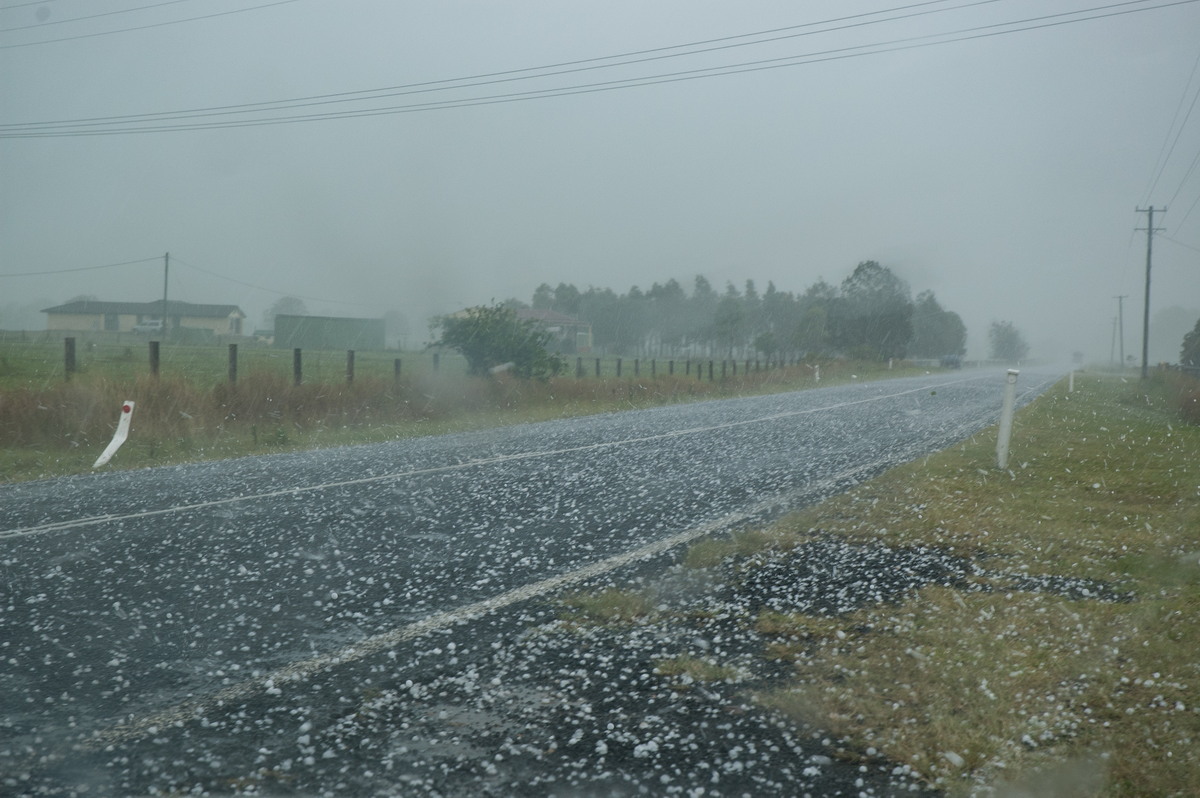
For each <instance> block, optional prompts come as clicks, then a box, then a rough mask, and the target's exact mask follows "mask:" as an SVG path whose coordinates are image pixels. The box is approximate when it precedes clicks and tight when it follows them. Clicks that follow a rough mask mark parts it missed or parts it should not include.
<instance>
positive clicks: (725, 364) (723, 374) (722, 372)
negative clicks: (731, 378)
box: [721, 360, 728, 379]
mask: <svg viewBox="0 0 1200 798" xmlns="http://www.w3.org/2000/svg"><path fill="white" fill-rule="evenodd" d="M727 365H728V364H727V363H726V362H725V361H724V360H722V361H721V379H725V369H726V367H727Z"/></svg>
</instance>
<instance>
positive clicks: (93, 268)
mask: <svg viewBox="0 0 1200 798" xmlns="http://www.w3.org/2000/svg"><path fill="white" fill-rule="evenodd" d="M157 260H162V258H161V257H157V258H143V259H141V260H127V261H122V262H121V263H105V264H102V265H100V266H79V267H76V268H72V269H54V270H51V271H42V272H0V277H45V276H47V275H52V274H72V273H74V272H92V271H97V270H99V269H114V268H116V267H118V266H133V265H135V264H138V263H151V262H153V261H157Z"/></svg>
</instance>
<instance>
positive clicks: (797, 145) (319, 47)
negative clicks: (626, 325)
mask: <svg viewBox="0 0 1200 798" xmlns="http://www.w3.org/2000/svg"><path fill="white" fill-rule="evenodd" d="M1113 3H1114V0H1108V2H1102V0H1053V1H1051V0H1036V1H1030V2H1026V1H1022V0H993V2H972V1H971V0H956V1H951V2H924V3H920V2H916V3H914V2H905V1H904V0H837V1H836V2H796V1H795V0H792V1H790V2H765V1H763V0H738V1H737V2H732V1H730V0H726V1H725V2H702V1H698V0H687V2H683V1H682V0H680V1H678V2H669V1H668V0H661V1H659V2H646V0H638V1H637V2H625V1H623V0H604V2H586V1H584V0H577V1H575V2H561V0H560V1H559V2H549V1H548V0H547V1H546V2H524V1H521V0H509V1H508V2H458V1H456V0H437V2H425V3H415V2H405V1H403V0H291V2H267V0H175V2H163V1H162V0H47V1H46V2H40V3H39V2H22V1H21V0H0V136H3V137H4V138H3V140H0V258H2V261H0V307H5V306H11V305H13V304H19V303H24V302H43V301H46V302H49V303H60V302H65V301H66V300H68V299H69V298H71V297H73V296H76V295H79V294H94V295H96V296H97V297H99V298H100V299H103V300H133V301H150V300H153V299H157V298H161V296H162V287H163V286H162V281H163V268H162V259H163V254H164V253H166V252H170V254H171V271H170V295H171V297H172V298H173V299H182V300H187V301H193V302H213V303H228V304H237V305H239V306H241V307H242V309H243V310H245V311H246V312H247V314H249V316H250V319H251V321H250V323H251V325H254V324H257V323H259V320H260V319H261V315H262V312H263V310H264V309H265V308H267V307H268V306H269V305H270V304H271V303H272V302H274V301H275V300H276V299H278V298H279V297H280V296H282V295H287V294H290V295H296V296H299V297H301V298H303V299H304V300H305V302H306V303H307V305H308V307H309V310H310V311H312V312H315V313H323V314H328V315H347V316H363V317H372V316H373V317H378V316H379V315H381V314H382V313H384V312H386V311H388V310H393V309H394V310H399V311H401V312H403V313H405V314H406V315H408V316H409V317H410V319H411V320H412V326H413V328H414V333H415V334H416V336H417V337H418V338H419V337H420V336H421V334H422V333H423V332H424V330H425V319H426V318H427V317H428V316H429V315H430V314H433V313H441V312H446V311H449V310H454V309H457V308H460V307H464V306H467V305H473V304H480V303H486V302H489V301H490V300H492V299H497V300H501V299H504V298H507V297H518V298H521V299H524V300H526V301H527V300H528V299H529V298H530V295H531V294H532V292H533V290H534V289H535V288H536V287H537V285H538V284H539V283H542V282H548V283H550V284H552V285H554V284H557V283H559V282H570V283H574V284H576V285H577V286H578V287H580V288H581V289H583V288H586V287H587V286H589V285H595V286H599V287H608V288H612V289H614V290H615V291H618V292H624V291H627V290H628V289H629V288H630V286H633V285H637V286H639V287H641V288H643V289H644V288H648V287H649V286H650V285H651V284H652V283H654V282H664V281H666V280H668V279H670V278H676V279H678V280H680V282H682V283H683V284H684V285H685V286H687V287H689V288H690V286H691V281H692V278H693V277H694V275H696V274H703V275H705V276H706V277H708V279H709V280H710V281H712V283H713V285H714V286H716V287H717V288H718V290H721V289H722V288H723V287H724V285H725V283H726V282H727V281H732V282H734V283H735V284H737V285H738V286H739V287H740V286H741V285H742V284H743V283H744V281H745V280H746V279H747V278H750V279H753V280H755V281H756V283H757V284H758V287H759V289H760V290H762V289H763V288H765V287H766V284H767V282H768V281H774V283H775V285H776V286H777V287H778V288H779V289H780V290H789V291H802V290H803V289H804V288H806V287H807V286H808V285H810V284H811V283H813V282H814V281H815V280H817V279H818V278H824V279H826V280H827V281H829V282H832V283H838V282H840V281H841V280H842V279H843V278H845V277H846V276H847V275H848V274H849V273H850V272H851V271H852V270H853V268H854V266H855V265H856V264H857V263H858V262H860V261H863V260H877V261H879V262H880V263H882V264H883V265H885V266H888V267H890V268H891V269H893V270H894V271H895V272H897V273H898V274H899V275H900V276H901V277H903V278H904V279H906V280H907V281H908V282H909V284H910V285H911V286H912V288H913V290H914V293H915V292H916V291H920V290H924V289H932V290H933V291H935V292H936V294H937V296H938V298H939V300H940V301H941V302H942V304H943V306H944V307H946V308H948V309H951V310H955V311H957V312H958V313H959V314H960V315H962V317H963V319H964V321H966V323H967V326H968V329H969V335H970V340H969V341H968V346H969V349H970V351H971V354H973V355H983V354H985V351H986V346H987V344H986V331H987V327H988V325H989V323H990V322H991V321H993V320H997V319H1003V320H1011V321H1013V322H1014V323H1015V324H1016V325H1017V327H1018V328H1019V329H1021V330H1022V331H1023V332H1024V333H1025V335H1026V338H1027V339H1028V340H1029V341H1030V343H1031V344H1032V345H1033V347H1034V349H1035V353H1036V354H1042V355H1048V356H1060V355H1065V354H1067V353H1069V352H1070V351H1072V350H1076V349H1077V350H1082V351H1084V352H1085V353H1086V354H1087V355H1088V357H1089V358H1091V359H1093V360H1107V359H1108V357H1109V352H1110V348H1111V345H1112V334H1113V319H1114V317H1115V316H1116V314H1117V301H1116V299H1114V297H1115V296H1117V295H1120V294H1125V295H1128V296H1129V298H1128V299H1127V300H1125V331H1126V343H1125V346H1126V350H1127V352H1128V353H1133V352H1135V351H1136V352H1137V353H1138V354H1139V355H1140V341H1141V337H1140V328H1141V314H1142V295H1143V280H1144V273H1145V272H1144V268H1145V255H1146V239H1145V233H1144V232H1135V228H1136V227H1145V226H1146V214H1138V213H1135V208H1136V207H1143V208H1144V207H1147V206H1149V205H1151V204H1152V205H1154V206H1155V207H1156V208H1161V207H1162V206H1164V205H1167V206H1169V212H1168V213H1166V214H1165V215H1157V214H1156V218H1155V226H1156V227H1159V226H1161V227H1163V228H1165V229H1164V230H1163V231H1162V232H1161V233H1159V234H1158V235H1157V236H1156V237H1155V239H1154V244H1155V246H1154V273H1153V277H1154V284H1153V292H1154V295H1153V298H1152V302H1151V312H1152V314H1155V313H1157V312H1159V311H1161V310H1163V309H1166V308H1169V307H1171V306H1180V307H1182V308H1184V309H1185V310H1186V312H1187V314H1190V318H1191V319H1192V320H1193V321H1194V319H1196V318H1197V316H1200V207H1197V203H1198V201H1200V168H1197V167H1196V164H1197V160H1196V159H1197V158H1198V157H1200V108H1197V107H1195V105H1194V103H1195V102H1196V97H1197V92H1198V91H1200V73H1196V72H1195V66H1196V64H1197V60H1198V58H1200V3H1197V2H1194V0H1193V2H1184V3H1177V2H1174V0H1148V1H1147V2H1140V3H1137V2H1135V3H1119V4H1116V5H1113ZM1156 7H1157V8H1156ZM1089 9H1103V10H1089ZM1145 9H1149V10H1145ZM1073 11H1078V12H1085V13H1083V14H1067V15H1066V16H1057V17H1054V18H1051V19H1040V20H1039V19H1035V18H1044V17H1047V15H1051V14H1064V13H1066V12H1073ZM1126 11H1136V13H1124V14H1120V15H1116V16H1108V17H1106V18H1101V19H1094V20H1091V21H1078V20H1079V19H1080V18H1081V17H1088V16H1099V15H1101V14H1114V13H1118V12H1126ZM225 12H232V13H225ZM84 17H90V18H88V19H82V18H84ZM900 17H905V18H900ZM835 20H840V21H835ZM1022 20H1034V21H1029V22H1020V21H1022ZM1014 22H1020V24H1017V25H1015V26H1014V25H1012V24H1011V23H1014ZM1051 23H1067V24H1051ZM984 26H997V27H984ZM1014 27H1018V28H1032V29H1030V30H1026V31H1023V32H1012V33H1004V34H1003V35H981V34H993V33H1000V32H1003V31H1010V30H1012V29H1013V28H1014ZM835 29H838V30H835ZM763 31H775V32H774V33H771V34H762V33H761V32H763ZM744 34H758V35H753V36H743V35H744ZM801 34H802V35H801ZM964 36H972V37H974V38H970V39H966V40H962V41H954V42H949V43H944V42H945V40H946V39H948V38H959V39H962V38H963V37H964ZM731 37H740V38H731ZM918 37H920V38H918ZM767 39H776V40H775V41H769V42H768V41H765V40H767ZM713 40H719V41H713ZM697 42H711V43H709V44H706V45H703V46H702V47H700V46H692V47H678V46H679V45H692V44H694V43H697ZM734 45H737V46H734ZM668 48H669V49H668ZM713 48H720V49H713ZM899 48H903V49H899ZM697 49H709V50H710V52H707V53H699V54H691V55H686V53H688V52H690V51H693V50H697ZM883 49H891V50H892V51H891V52H882V53H879V52H875V51H878V50H883ZM643 51H653V52H643ZM637 52H641V53H642V54H641V55H639V56H636V60H637V61H638V63H631V64H625V65H623V66H622V65H620V64H619V62H621V61H630V60H635V58H633V57H625V58H615V59H614V58H607V57H611V56H621V55H623V54H629V53H637ZM821 53H823V54H824V55H817V56H815V57H808V58H799V59H798V58H797V56H813V54H821ZM872 53H874V54H872ZM666 56H672V57H666ZM591 59H605V60H591ZM771 59H776V60H771ZM778 59H783V60H778ZM568 62H580V63H573V65H571V66H558V67H555V68H553V69H545V68H546V67H551V66H552V65H562V64H566V63H568ZM752 64H753V65H756V66H759V67H767V66H770V67H774V68H770V69H755V70H749V65H752ZM584 67H590V69H586V70H583V68H584ZM731 68H733V69H736V70H739V71H737V72H736V73H735V74H718V75H716V76H713V75H712V72H697V71H696V70H705V69H712V70H714V71H718V72H725V73H728V72H731V71H733V70H732V69H731ZM513 70H529V71H523V72H514V71H513ZM547 72H561V73H562V74H558V75H551V76H547V75H546V73H547ZM495 73H505V74H500V75H495ZM681 73H688V74H687V75H686V77H688V78H689V79H687V80H675V81H671V82H658V83H655V84H654V85H643V86H637V87H632V88H620V86H622V85H623V84H621V83H614V82H615V81H629V80H635V81H643V82H644V79H646V78H652V77H656V76H663V75H667V74H674V75H678V76H681V77H683V76H684V75H682V74H681ZM480 75H494V76H493V77H489V78H483V79H479V78H477V77H476V76H480ZM463 78H467V79H469V80H465V81H460V82H459V83H435V82H436V81H451V80H455V79H463ZM517 78H520V80H515V79H517ZM422 84H424V85H422ZM464 84H472V85H464ZM598 84H603V88H604V89H605V90H602V91H594V90H586V91H585V90H584V87H592V88H600V87H601V86H599V85H598ZM405 86H407V87H414V86H419V87H420V88H421V89H422V90H423V91H422V92H421V93H411V92H412V91H413V88H409V89H406V90H404V91H408V92H409V93H407V94H397V93H396V92H395V91H393V92H391V93H390V96H387V97H382V96H378V95H377V94H369V93H366V92H368V91H369V90H376V89H386V88H393V89H394V88H396V87H405ZM456 87H457V88H456ZM563 88H567V89H571V90H572V93H569V94H567V95H566V96H550V97H546V96H541V95H537V94H533V95H531V94H521V95H519V96H520V97H521V99H520V100H519V101H515V102H489V103H486V104H479V103H474V104H463V103H461V101H463V100H468V99H482V98H493V99H495V98H499V96H500V95H505V96H506V97H507V98H513V97H514V95H517V94H518V93H522V92H524V93H528V92H543V93H544V92H547V90H553V89H563ZM397 91H400V90H399V89H398V90H397ZM530 97H533V99H529V98H530ZM301 98H319V99H311V100H309V101H307V102H306V103H305V104H304V105H302V106H300V107H286V106H285V104H284V103H282V102H281V101H287V100H298V99H301ZM332 101H336V102H332ZM451 101H453V102H451ZM447 102H451V105H450V107H445V106H441V107H436V108H433V109H430V108H429V107H428V106H423V107H415V106H417V105H418V104H428V103H447ZM262 103H274V104H275V105H272V106H269V108H268V109H267V110H263V106H261V105H254V104H262ZM229 106H243V107H241V108H228V107H229ZM218 108H224V109H226V111H225V112H224V113H218V112H216V111H214V109H218ZM180 111H193V112H196V113H194V114H192V115H190V116H187V117H186V118H179V116H178V115H174V116H171V115H165V116H136V117H133V118H129V119H124V120H109V119H107V118H110V117H119V116H122V117H123V116H129V115H158V114H172V113H173V112H180ZM232 111H237V112H238V113H230V112H232ZM379 111H384V112H379ZM1189 111H1191V115H1190V117H1189V116H1188V115H1187V114H1188V112H1189ZM242 112H245V113H242ZM362 112H371V113H365V114H364V113H362ZM347 114H354V115H353V116H346V115H347ZM308 115H322V116H329V115H341V116H342V118H333V119H329V118H324V119H320V120H318V121H299V120H297V119H296V117H302V116H308ZM284 118H286V119H287V120H288V121H285V122H283V123H277V124H247V123H258V122H263V121H266V120H276V121H278V120H280V119H284ZM1185 119H1186V124H1184V120H1185ZM80 120H99V121H103V122H116V123H115V124H109V125H107V126H106V127H80V126H72V127H64V126H60V125H45V124H29V125H27V124H25V123H47V122H77V121H80ZM226 122H236V123H238V124H239V125H240V126H238V127H228V128H212V127H208V126H212V125H214V124H220V123H226ZM180 125H183V126H188V127H191V128H192V129H184V130H179V129H176V130H167V131H165V132H146V129H147V128H151V127H154V128H162V127H168V128H170V127H176V126H180ZM197 125H201V126H206V127H203V128H202V129H195V128H196V126H197ZM97 130H118V131H123V132H119V133H115V134H113V135H102V136H93V135H82V136H81V135H70V136H64V135H60V134H63V133H79V132H86V133H92V132H96V131H97ZM14 134H21V135H20V137H13V136H14ZM1168 153H1169V157H1166V156H1167V155H1168ZM1164 158H1165V165H1164ZM1189 169H1190V171H1189ZM135 261H142V262H137V263H134V262H135ZM121 263H126V264H128V265H121V266H113V267H111V268H92V267H103V266H107V265H108V264H121ZM68 269H76V270H79V269H87V270H86V271H71V272H63V270H68ZM53 272H63V273H57V274H53ZM26 273H38V275H39V276H14V275H24V274H26ZM2 326H6V325H5V323H4V320H3V319H0V327H2ZM1173 346H1174V352H1173V353H1171V352H1164V353H1159V354H1158V355H1157V357H1155V353H1152V359H1158V358H1169V359H1171V360H1175V359H1177V358H1178V343H1175V344H1174V345H1173Z"/></svg>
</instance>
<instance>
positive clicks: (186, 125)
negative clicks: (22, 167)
mask: <svg viewBox="0 0 1200 798" xmlns="http://www.w3.org/2000/svg"><path fill="white" fill-rule="evenodd" d="M1153 1H1154V0H1128V1H1127V2H1121V3H1113V4H1109V5H1105V6H1094V7H1091V8H1087V9H1081V10H1077V11H1071V12H1061V13H1057V14H1050V15H1044V16H1040V17H1031V18H1027V19H1021V20H1011V21H1007V22H1000V23H993V24H989V25H980V26H975V27H970V28H963V29H959V30H955V31H949V32H943V33H938V34H927V35H923V36H913V37H907V38H902V39H894V40H890V41H883V42H875V43H871V44H863V45H855V46H849V47H842V48H836V49H832V50H825V51H818V52H814V53H807V54H802V55H791V56H781V57H778V58H771V59H761V60H757V61H747V62H741V63H735V64H729V65H724V66H714V67H703V68H697V69H691V70H681V71H678V72H670V73H661V74H658V75H643V76H640V77H632V78H623V79H617V80H611V81H601V82H596V83H585V84H576V85H573V86H560V87H553V88H546V89H536V90H531V91H525V92H510V93H506V94H492V95H483V96H476V97H468V98H458V99H450V100H441V101H433V102H426V103H412V104H408V105H398V106H384V107H376V108H365V109H353V110H346V111H331V112H324V113H313V114H297V115H291V116H277V117H260V118H257V119H230V120H221V121H209V122H184V120H189V119H203V118H205V117H208V116H222V115H229V114H231V113H243V114H244V113H261V112H269V111H280V110H287V109H288V108H292V107H305V106H314V105H326V104H332V103H335V102H345V101H348V100H347V98H349V96H350V95H363V94H375V95H376V96H372V97H358V98H357V99H359V100H363V101H366V100H376V99H383V98H385V97H388V96H399V95H405V94H417V93H428V92H432V91H445V90H449V89H463V88H471V87H473V86H482V85H489V84H492V83H500V82H509V81H514V80H528V79H532V78H538V77H549V76H551V75H554V74H564V73H565V72H568V71H583V70H581V69H580V70H564V71H563V72H562V73H543V74H537V75H526V76H523V77H520V78H515V77H514V78H508V79H505V80H488V81H478V82H476V83H463V82H462V81H464V80H470V79H458V80H457V81H435V82H433V83H432V84H412V87H411V88H410V87H395V88H396V89H397V90H395V91H393V90H390V89H376V90H370V91H366V92H345V93H340V94H338V95H326V96H325V97H329V98H330V99H317V98H314V99H313V100H311V101H309V100H308V99H307V98H306V99H304V100H300V101H276V102H274V103H259V104H252V105H250V106H226V107H224V108H217V109H212V110H208V109H195V110H192V111H183V112H163V113H159V114H143V115H136V116H130V117H100V118H92V119H81V120H62V121H56V122H40V123H15V124H9V125H2V126H0V138H33V137H36V138H47V137H60V136H89V135H110V134H117V133H153V132H166V131H178V130H207V129H220V128H233V127H249V126H260V125H277V124H291V123H297V122H307V121H319V120H328V119H345V118H356V117H366V116H379V115H388V114H398V113H414V112H423V111H430V110H442V109H447V108H465V107H473V106H480V105H494V104H500V103H508V102H518V101H524V100H531V99H546V98H549V97H563V96H572V95H579V94H590V93H594V92H599V91H612V90H616V89H625V88H634V87H641V86H651V85H659V84H665V83H674V82H680V81H684V80H696V79H700V78H709V77H718V76H725V75H734V74H744V73H748V72H757V71H763V70H767V69H778V68H782V67H791V66H804V65H808V64H813V63H821V62H825V61H834V60H841V59H846V58H855V57H861V56H864V55H879V54H882V53H890V52H899V51H903V50H910V49H919V48H923V47H930V46H935V45H940V44H949V43H955V42H963V41H970V40H975V39H982V38H989V37H992V36H1000V35H1006V34H1010V33H1021V32H1027V31H1031V30H1039V29H1044V28H1052V27H1059V26H1062V25H1068V24H1075V23H1078V22H1087V21H1094V20H1098V19H1106V18H1110V17H1117V16H1124V15H1128V14H1133V13H1141V12H1144V11H1153V10H1160V9H1163V8H1170V7H1173V6H1181V5H1189V4H1193V3H1195V2H1198V1H1200V0H1174V2H1166V3H1159V4H1158V5H1153V6H1144V7H1140V8H1126V7H1127V6H1134V5H1137V6H1142V5H1143V4H1144V3H1147V2H1153ZM962 7H965V6H962ZM1113 9H1121V10H1113ZM1097 12H1105V13H1097ZM1085 14H1090V16H1081V15H1085ZM1062 17H1074V18H1072V19H1062ZM1035 23H1036V24H1035ZM1018 26H1023V27H1018ZM999 28H1003V30H998V29H999ZM819 32H828V31H819ZM931 40H933V41H931ZM757 43H758V42H749V43H746V44H747V45H749V44H757ZM660 49H673V48H660ZM719 49H727V48H719ZM696 52H701V51H694V52H687V53H681V54H677V56H683V55H692V54H695V53H696ZM677 56H672V57H677ZM617 57H620V56H617ZM663 57H666V56H663ZM610 58H612V57H610ZM590 60H603V59H590ZM644 60H658V59H644ZM639 62H640V61H639ZM630 63H637V62H634V61H625V62H620V63H617V64H609V65H604V66H602V67H592V68H609V67H612V66H625V65H628V64H630ZM527 71H530V70H515V71H514V72H527ZM492 74H512V73H492ZM455 82H457V83H459V85H455V86H449V87H443V88H441V89H428V88H415V87H418V86H430V85H433V84H445V83H455ZM400 89H406V90H403V91H401V90H400ZM384 91H389V92H391V93H390V94H381V93H380V92H384ZM287 103H292V105H288V104H287ZM267 106H275V107H267ZM229 108H241V109H243V110H237V111H229V110H226V109H229ZM140 122H147V123H150V124H139V123H140ZM171 122H182V124H169V123H171ZM122 123H124V124H126V125H130V126H127V127H120V128H118V127H111V126H113V125H117V124H122Z"/></svg>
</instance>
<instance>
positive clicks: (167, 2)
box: [0, 0, 192, 33]
mask: <svg viewBox="0 0 1200 798" xmlns="http://www.w3.org/2000/svg"><path fill="white" fill-rule="evenodd" d="M190 2H192V0H164V2H161V3H154V4H153V5H148V6H138V7H137V8H122V9H120V10H119V11H105V12H103V13H100V14H89V15H88V16H86V17H71V18H69V19H54V20H46V21H45V22H37V23H34V24H33V25H17V26H14V27H10V28H5V29H4V30H3V31H0V33H11V32H13V31H15V30H30V29H32V28H46V27H49V26H51V25H69V24H70V23H72V22H84V21H86V20H89V19H101V18H103V17H114V16H117V15H118V14H130V13H132V12H134V11H148V10H149V9H152V8H162V7H163V6H173V5H178V4H179V3H190ZM36 5H40V4H36ZM7 10H8V9H7V8H5V9H0V11H7ZM113 32H115V31H113Z"/></svg>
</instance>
